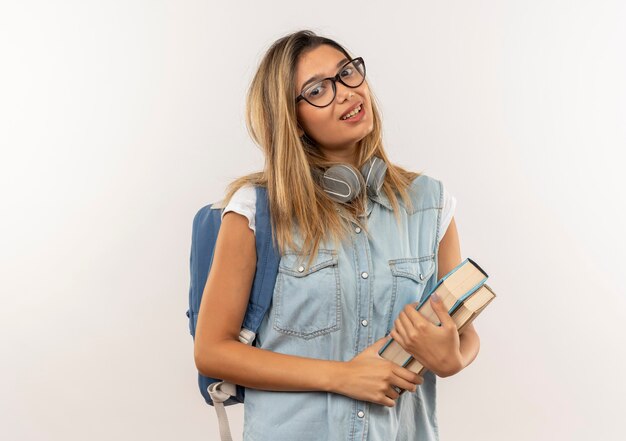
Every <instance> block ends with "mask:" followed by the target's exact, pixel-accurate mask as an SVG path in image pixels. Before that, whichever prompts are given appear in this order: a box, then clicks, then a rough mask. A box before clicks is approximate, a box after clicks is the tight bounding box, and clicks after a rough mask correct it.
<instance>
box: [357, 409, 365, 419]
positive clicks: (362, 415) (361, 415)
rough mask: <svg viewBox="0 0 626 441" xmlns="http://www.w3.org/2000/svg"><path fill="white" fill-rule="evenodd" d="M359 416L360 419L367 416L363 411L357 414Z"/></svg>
mask: <svg viewBox="0 0 626 441" xmlns="http://www.w3.org/2000/svg"><path fill="white" fill-rule="evenodd" d="M357 415H358V416H359V418H363V417H364V416H365V412H363V411H362V410H359V411H358V412H357Z"/></svg>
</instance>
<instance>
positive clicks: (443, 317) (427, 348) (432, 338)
mask: <svg viewBox="0 0 626 441" xmlns="http://www.w3.org/2000/svg"><path fill="white" fill-rule="evenodd" d="M435 297H436V295H435V294H433V295H432V296H431V297H430V300H429V301H430V303H431V306H432V308H433V311H435V314H437V317H438V318H439V321H440V322H441V326H437V325H434V324H433V323H431V322H430V321H429V320H428V319H426V318H425V317H424V316H423V315H422V314H421V313H420V312H418V311H417V310H416V309H415V307H416V306H417V305H418V303H410V304H408V305H406V306H405V307H404V309H403V310H402V312H400V315H399V316H398V318H397V319H396V321H395V322H394V328H393V329H392V330H391V332H390V333H389V335H390V336H391V337H393V339H394V340H396V341H397V342H398V344H400V346H402V348H403V349H404V350H405V351H407V352H408V353H409V354H411V355H412V356H413V357H414V358H415V359H416V360H417V361H419V362H420V363H421V364H422V365H423V366H424V367H426V369H428V370H430V371H432V372H434V373H435V374H437V376H439V377H449V376H451V375H454V374H456V373H457V372H459V371H460V370H461V369H462V368H463V364H462V356H461V350H460V346H461V343H460V339H459V332H458V328H457V326H456V323H454V320H453V319H452V317H450V314H448V311H447V309H446V307H445V306H444V305H443V302H441V300H439V299H438V297H437V298H435Z"/></svg>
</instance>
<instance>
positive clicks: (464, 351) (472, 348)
mask: <svg viewBox="0 0 626 441" xmlns="http://www.w3.org/2000/svg"><path fill="white" fill-rule="evenodd" d="M459 342H460V348H459V350H460V352H461V369H459V370H463V369H465V368H466V367H467V366H469V365H470V364H471V363H472V362H473V361H474V359H475V358H476V356H477V355H478V351H479V349H480V338H479V337H478V334H477V333H476V332H464V333H462V334H461V335H460V336H459Z"/></svg>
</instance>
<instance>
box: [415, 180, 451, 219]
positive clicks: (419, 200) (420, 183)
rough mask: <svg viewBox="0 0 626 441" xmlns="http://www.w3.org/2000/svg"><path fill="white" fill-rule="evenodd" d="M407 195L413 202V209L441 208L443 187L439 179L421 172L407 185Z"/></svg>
mask: <svg viewBox="0 0 626 441" xmlns="http://www.w3.org/2000/svg"><path fill="white" fill-rule="evenodd" d="M408 190H409V195H410V197H411V203H412V204H413V211H412V213H414V212H416V211H423V210H428V209H441V208H442V207H443V202H444V201H443V196H444V189H443V184H442V182H441V181H440V180H438V179H435V178H433V177H432V176H429V175H426V174H421V175H419V176H417V177H416V178H415V179H414V180H413V182H411V185H410V187H409V189H408Z"/></svg>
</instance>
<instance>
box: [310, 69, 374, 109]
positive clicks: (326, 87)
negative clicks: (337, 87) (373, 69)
mask: <svg viewBox="0 0 626 441" xmlns="http://www.w3.org/2000/svg"><path fill="white" fill-rule="evenodd" d="M339 76H340V78H341V80H342V81H343V82H344V83H345V84H346V85H348V86H349V87H358V86H360V85H361V83H363V80H364V79H365V64H363V63H362V62H361V60H353V61H352V62H350V63H349V64H346V65H345V66H344V67H342V68H341V71H340V72H339ZM302 95H303V96H304V98H306V100H307V101H308V102H310V103H311V104H313V105H315V106H320V107H324V106H327V105H329V104H330V103H331V102H332V101H333V99H334V98H335V95H334V93H333V82H332V81H330V80H324V81H320V82H318V83H315V84H313V85H311V86H310V87H308V88H307V89H306V90H305V91H304V92H303V93H302Z"/></svg>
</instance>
